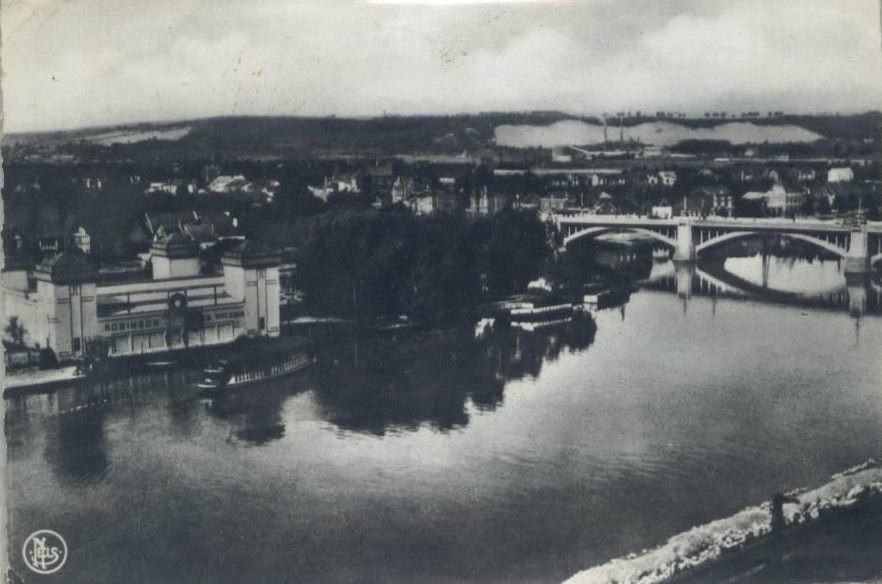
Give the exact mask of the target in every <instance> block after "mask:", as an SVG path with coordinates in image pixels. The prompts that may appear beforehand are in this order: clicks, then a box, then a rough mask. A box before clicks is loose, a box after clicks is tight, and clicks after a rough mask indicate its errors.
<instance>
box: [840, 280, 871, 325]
mask: <svg viewBox="0 0 882 584" xmlns="http://www.w3.org/2000/svg"><path fill="white" fill-rule="evenodd" d="M845 281H846V286H847V289H848V313H849V314H850V315H851V316H853V317H856V318H857V317H860V316H863V315H864V314H866V312H867V277H866V276H857V275H852V276H846V278H845Z"/></svg>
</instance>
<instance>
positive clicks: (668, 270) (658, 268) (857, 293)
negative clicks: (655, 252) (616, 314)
mask: <svg viewBox="0 0 882 584" xmlns="http://www.w3.org/2000/svg"><path fill="white" fill-rule="evenodd" d="M767 262H768V260H767V259H764V265H763V268H764V269H763V275H764V282H763V284H757V283H754V282H751V281H750V280H747V279H745V278H742V277H741V276H738V275H736V274H733V273H732V272H729V271H727V270H726V269H725V267H724V264H723V262H722V261H712V262H676V261H667V262H662V263H655V264H654V265H653V267H652V271H651V272H650V274H649V277H648V278H646V279H645V280H644V282H643V285H644V286H646V287H648V288H651V289H656V290H663V291H668V292H675V293H676V294H677V295H678V296H679V297H680V298H683V299H684V300H688V299H689V298H691V297H692V296H703V297H709V298H717V297H728V298H736V299H737V298H742V299H749V300H753V301H762V302H770V303H776V304H789V305H793V306H801V307H805V308H821V309H827V310H848V312H849V314H851V315H852V316H861V315H864V314H882V286H880V285H879V284H878V283H877V282H875V281H873V280H872V279H869V278H850V277H849V278H845V279H844V281H842V282H840V283H838V284H834V285H832V286H831V287H830V288H828V289H826V290H819V291H814V292H793V291H786V290H776V289H774V288H770V287H768V284H767V282H768V267H767Z"/></svg>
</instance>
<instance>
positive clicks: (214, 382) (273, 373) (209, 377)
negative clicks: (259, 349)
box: [196, 347, 316, 392]
mask: <svg viewBox="0 0 882 584" xmlns="http://www.w3.org/2000/svg"><path fill="white" fill-rule="evenodd" d="M315 361H316V360H315V358H314V357H312V356H311V355H309V353H308V352H307V351H306V349H305V348H304V347H299V348H295V349H290V350H288V351H284V352H278V351H274V352H272V353H271V354H269V355H251V356H248V355H242V356H239V357H238V358H235V359H221V360H217V361H212V362H211V363H209V364H208V365H207V366H206V367H205V368H204V369H203V370H202V379H201V381H199V382H197V383H196V387H197V388H199V389H201V390H203V391H205V392H216V391H221V390H233V389H239V388H243V387H247V386H251V385H254V384H256V383H259V382H261V381H267V380H269V379H275V378H277V377H283V376H285V375H291V374H292V373H296V372H298V371H301V370H303V369H306V368H307V367H309V366H310V365H312V364H314V363H315Z"/></svg>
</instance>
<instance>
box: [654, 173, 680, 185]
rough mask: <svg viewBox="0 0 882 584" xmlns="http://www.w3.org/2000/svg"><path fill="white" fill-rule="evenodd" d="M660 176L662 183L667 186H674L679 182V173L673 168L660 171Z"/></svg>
mask: <svg viewBox="0 0 882 584" xmlns="http://www.w3.org/2000/svg"><path fill="white" fill-rule="evenodd" d="M658 178H659V181H660V182H661V184H662V185H663V186H666V187H672V186H674V185H675V184H676V183H677V173H676V172H674V171H673V170H661V171H659V173H658Z"/></svg>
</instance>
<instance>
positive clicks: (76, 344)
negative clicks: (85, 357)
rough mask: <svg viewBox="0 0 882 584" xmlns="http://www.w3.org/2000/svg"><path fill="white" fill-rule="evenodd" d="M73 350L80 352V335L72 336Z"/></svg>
mask: <svg viewBox="0 0 882 584" xmlns="http://www.w3.org/2000/svg"><path fill="white" fill-rule="evenodd" d="M73 352H74V353H79V352H80V337H74V340H73Z"/></svg>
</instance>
